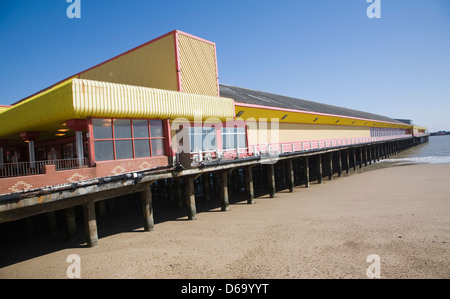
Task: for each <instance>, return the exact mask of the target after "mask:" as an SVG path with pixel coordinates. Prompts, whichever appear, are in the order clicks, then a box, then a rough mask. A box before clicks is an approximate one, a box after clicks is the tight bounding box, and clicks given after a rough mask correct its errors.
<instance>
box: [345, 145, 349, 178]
mask: <svg viewBox="0 0 450 299" xmlns="http://www.w3.org/2000/svg"><path fill="white" fill-rule="evenodd" d="M345 152H346V154H347V167H346V172H347V174H349V173H350V149H347V150H346V151H345Z"/></svg>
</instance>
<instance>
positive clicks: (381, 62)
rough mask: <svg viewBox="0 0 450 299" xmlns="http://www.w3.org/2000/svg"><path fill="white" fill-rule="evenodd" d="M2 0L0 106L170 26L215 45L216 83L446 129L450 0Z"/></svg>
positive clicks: (449, 121) (449, 97)
mask: <svg viewBox="0 0 450 299" xmlns="http://www.w3.org/2000/svg"><path fill="white" fill-rule="evenodd" d="M69 5H70V3H67V2H66V0H42V1H30V0H0V41H1V43H0V54H1V55H0V104H3V105H6V104H12V103H14V102H16V101H18V100H20V99H22V98H24V97H26V96H29V95H31V94H33V93H35V92H37V91H39V90H41V89H43V88H46V87H48V86H50V85H52V84H54V83H56V82H57V81H60V80H62V79H64V78H66V77H68V76H70V75H73V74H75V73H77V72H80V71H82V70H84V69H87V68H89V67H92V66H93V65H95V64H98V63H100V62H102V61H104V60H107V59H109V58H111V57H113V56H115V55H118V54H120V53H122V52H124V51H127V50H129V49H131V48H133V47H135V46H138V45H140V44H142V43H145V42H147V41H149V40H151V39H153V38H156V37H158V36H160V35H162V34H165V33H167V32H169V31H171V30H173V29H179V30H182V31H185V32H188V33H191V34H193V35H196V36H199V37H202V38H205V39H208V40H211V41H213V42H215V43H216V44H217V54H218V64H219V80H220V82H221V83H225V84H230V85H235V86H239V87H246V88H251V89H257V90H262V91H267V92H273V93H277V94H282V95H287V96H293V97H297V98H302V99H308V100H313V101H317V102H322V103H327V104H332V105H337V106H342V107H347V108H352V109H358V110H363V111H368V112H373V113H378V114H382V115H386V116H390V117H393V118H410V119H413V120H414V122H415V123H417V124H418V125H423V126H426V127H428V128H429V130H430V131H435V130H450V115H449V113H450V1H449V0H381V19H369V18H368V17H367V15H366V9H367V7H368V6H369V5H370V3H367V2H366V0H314V1H313V0H292V1H284V0H280V1H274V0H273V1H266V0H257V1H256V0H255V1H254V0H239V1H237V0H226V1H225V0H205V1H197V0H190V1H187V0H183V1H167V0H165V1H155V0H128V1H125V0H81V19H69V18H68V17H67V15H66V9H67V7H68V6H69Z"/></svg>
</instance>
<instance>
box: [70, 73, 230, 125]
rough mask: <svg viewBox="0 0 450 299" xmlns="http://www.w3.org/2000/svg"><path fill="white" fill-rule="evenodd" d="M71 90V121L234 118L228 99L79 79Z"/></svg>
mask: <svg viewBox="0 0 450 299" xmlns="http://www.w3.org/2000/svg"><path fill="white" fill-rule="evenodd" d="M73 89H74V100H73V103H74V111H75V116H74V118H85V117H88V116H90V117H117V118H159V119H168V118H170V119H175V118H186V119H189V120H194V118H196V117H198V116H199V115H201V116H202V119H207V118H218V119H220V120H226V119H227V118H233V117H234V101H233V100H232V99H228V98H220V97H213V96H205V95H197V94H188V93H181V92H176V91H170V90H161V89H155V88H147V87H138V86H129V85H123V84H114V83H107V82H98V81H90V80H80V79H74V80H73Z"/></svg>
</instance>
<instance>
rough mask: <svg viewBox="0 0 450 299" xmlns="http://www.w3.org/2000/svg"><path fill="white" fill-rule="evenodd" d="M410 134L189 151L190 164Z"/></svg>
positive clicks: (304, 150)
mask: <svg viewBox="0 0 450 299" xmlns="http://www.w3.org/2000/svg"><path fill="white" fill-rule="evenodd" d="M411 137H412V135H394V136H383V137H355V138H340V139H324V140H312V141H311V140H310V141H299V142H284V143H275V144H274V143H272V144H268V143H266V144H258V145H250V146H249V147H238V148H234V149H224V150H219V149H216V150H210V151H198V152H194V153H191V162H192V165H198V164H201V163H204V162H208V161H226V160H235V159H240V158H245V157H249V156H263V155H266V156H267V155H269V156H271V155H279V154H284V153H293V152H307V151H312V150H317V149H328V148H333V147H340V146H350V145H357V144H367V143H373V142H379V141H388V140H394V139H396V140H397V139H407V138H411Z"/></svg>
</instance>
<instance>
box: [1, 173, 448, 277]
mask: <svg viewBox="0 0 450 299" xmlns="http://www.w3.org/2000/svg"><path fill="white" fill-rule="evenodd" d="M370 167H371V166H369V167H367V168H365V169H366V170H367V169H370ZM449 181H450V164H437V165H428V164H424V165H408V166H400V167H390V168H382V169H376V170H373V171H364V172H361V173H359V174H351V175H350V176H346V175H345V176H344V177H343V178H338V177H337V176H335V177H334V180H333V181H329V180H328V178H325V179H324V183H323V184H322V185H318V184H315V183H313V184H312V185H311V186H310V188H308V189H306V188H304V187H303V186H298V187H296V188H295V191H294V193H289V192H287V191H282V192H279V193H277V196H276V198H273V199H271V198H269V197H268V196H262V197H259V198H257V199H256V203H255V204H254V205H247V204H246V203H245V202H241V203H235V204H232V205H230V210H229V211H227V212H221V211H220V207H217V208H214V209H210V210H207V211H201V212H199V213H198V215H197V220H195V221H188V220H187V217H185V216H184V215H183V212H184V210H182V209H181V212H182V213H181V216H180V217H176V216H174V217H172V218H171V217H170V216H168V218H167V219H161V218H159V220H158V221H156V220H157V219H158V217H157V215H158V207H155V211H154V213H155V221H156V222H157V223H156V225H155V230H154V231H153V232H149V233H145V232H143V231H142V229H143V228H142V226H140V224H139V223H140V221H141V219H140V218H139V213H137V212H136V213H135V214H136V215H134V216H132V218H133V220H130V219H128V218H119V219H111V220H108V221H107V222H106V223H105V224H102V223H99V233H100V240H99V246H98V247H96V248H86V247H84V245H83V244H81V242H82V239H81V240H80V244H81V246H80V244H79V243H70V244H69V243H65V242H61V241H60V240H59V241H58V240H53V239H49V238H35V239H34V240H31V241H30V240H22V239H18V240H14V242H11V243H10V244H2V256H3V258H10V259H13V260H14V262H12V261H9V262H7V263H6V266H4V267H3V268H0V278H66V269H67V267H68V266H69V263H67V262H66V258H67V256H68V255H70V254H77V255H79V256H80V258H81V277H82V278H226V279H231V278H264V279H266V278H288V279H291V278H356V279H358V278H367V276H366V269H367V267H368V266H369V265H370V263H368V262H366V258H367V257H368V256H369V255H371V254H377V255H379V256H380V259H381V278H450V217H449V216H450V184H449V183H448V182H449ZM200 207H201V204H199V210H200ZM179 210H180V209H178V211H179ZM161 211H162V210H161ZM161 213H162V212H161ZM130 221H132V223H130ZM127 228H129V229H127ZM102 231H103V232H105V231H108V233H103V235H102ZM81 236H82V235H81ZM81 238H82V237H81ZM32 251H34V252H36V254H34V253H31V252H32ZM5 252H6V253H5ZM4 264H5V263H4Z"/></svg>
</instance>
